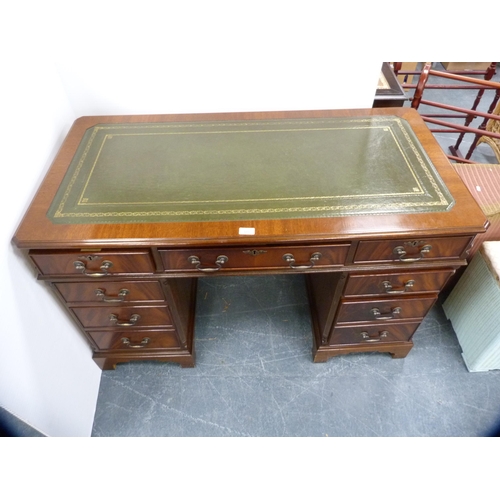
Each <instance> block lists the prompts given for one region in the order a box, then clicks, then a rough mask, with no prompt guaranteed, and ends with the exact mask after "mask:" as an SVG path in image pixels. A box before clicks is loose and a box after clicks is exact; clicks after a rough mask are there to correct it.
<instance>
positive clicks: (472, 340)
mask: <svg viewBox="0 0 500 500" xmlns="http://www.w3.org/2000/svg"><path fill="white" fill-rule="evenodd" d="M499 275H500V241H485V242H484V243H483V244H482V245H481V248H480V249H479V251H478V252H477V253H476V254H475V255H474V258H473V259H472V261H471V263H470V265H469V266H468V267H467V269H466V270H465V272H464V274H463V275H462V277H461V278H460V280H459V282H458V283H457V285H456V286H455V288H454V289H453V291H452V292H451V293H450V295H449V296H448V298H447V299H446V301H445V302H444V304H443V309H444V312H445V314H446V316H447V317H448V319H449V320H450V321H451V324H452V326H453V329H454V330H455V333H456V334H457V337H458V341H459V343H460V346H461V348H462V356H463V358H464V361H465V364H466V365H467V368H468V370H469V371H470V372H482V371H488V370H495V369H500V279H499Z"/></svg>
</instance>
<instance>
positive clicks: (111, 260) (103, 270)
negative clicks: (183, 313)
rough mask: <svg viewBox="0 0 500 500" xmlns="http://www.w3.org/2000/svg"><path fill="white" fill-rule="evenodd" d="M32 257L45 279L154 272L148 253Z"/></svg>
mask: <svg viewBox="0 0 500 500" xmlns="http://www.w3.org/2000/svg"><path fill="white" fill-rule="evenodd" d="M30 257H31V259H32V260H33V262H34V263H35V264H36V266H37V267H38V269H39V270H40V272H41V273H42V274H44V275H71V276H85V277H90V278H103V277H105V276H113V275H119V274H144V273H146V274H149V273H154V272H155V266H154V262H153V259H152V257H151V255H150V253H149V250H124V251H119V250H109V251H96V252H91V251H90V252H85V251H83V252H82V251H81V250H80V251H69V252H68V251H61V252H57V251H31V252H30Z"/></svg>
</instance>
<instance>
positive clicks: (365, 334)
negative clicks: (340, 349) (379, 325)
mask: <svg viewBox="0 0 500 500" xmlns="http://www.w3.org/2000/svg"><path fill="white" fill-rule="evenodd" d="M388 333H389V332H388V331H387V330H384V331H383V332H379V333H378V336H377V337H375V336H371V337H370V335H368V332H361V337H362V338H363V340H364V341H365V342H380V341H381V340H382V339H385V338H386V337H387V334H388Z"/></svg>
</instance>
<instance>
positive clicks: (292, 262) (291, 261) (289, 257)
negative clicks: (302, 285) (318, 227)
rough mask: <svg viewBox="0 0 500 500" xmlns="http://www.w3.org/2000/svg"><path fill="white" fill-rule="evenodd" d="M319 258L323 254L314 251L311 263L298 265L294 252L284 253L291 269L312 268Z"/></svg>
mask: <svg viewBox="0 0 500 500" xmlns="http://www.w3.org/2000/svg"><path fill="white" fill-rule="evenodd" d="M319 259H321V254H320V253H319V252H314V253H313V254H312V255H311V258H310V259H309V262H310V264H308V265H305V266H296V265H295V257H294V256H293V254H291V253H286V254H285V255H283V260H284V261H285V262H287V263H288V265H289V266H290V268H291V269H311V268H312V267H313V266H314V264H315V263H316V262H317V261H318V260H319Z"/></svg>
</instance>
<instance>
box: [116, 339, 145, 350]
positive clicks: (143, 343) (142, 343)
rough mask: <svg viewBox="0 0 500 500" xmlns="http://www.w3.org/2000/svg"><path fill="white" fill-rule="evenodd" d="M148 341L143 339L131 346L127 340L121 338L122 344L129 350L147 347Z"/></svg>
mask: <svg viewBox="0 0 500 500" xmlns="http://www.w3.org/2000/svg"><path fill="white" fill-rule="evenodd" d="M150 340H151V339H150V338H149V337H144V338H143V339H142V340H141V342H140V343H139V344H132V342H130V339H129V338H127V337H123V338H122V344H124V345H126V346H127V347H130V348H131V349H140V348H141V347H145V346H146V345H148V344H149V342H150Z"/></svg>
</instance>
